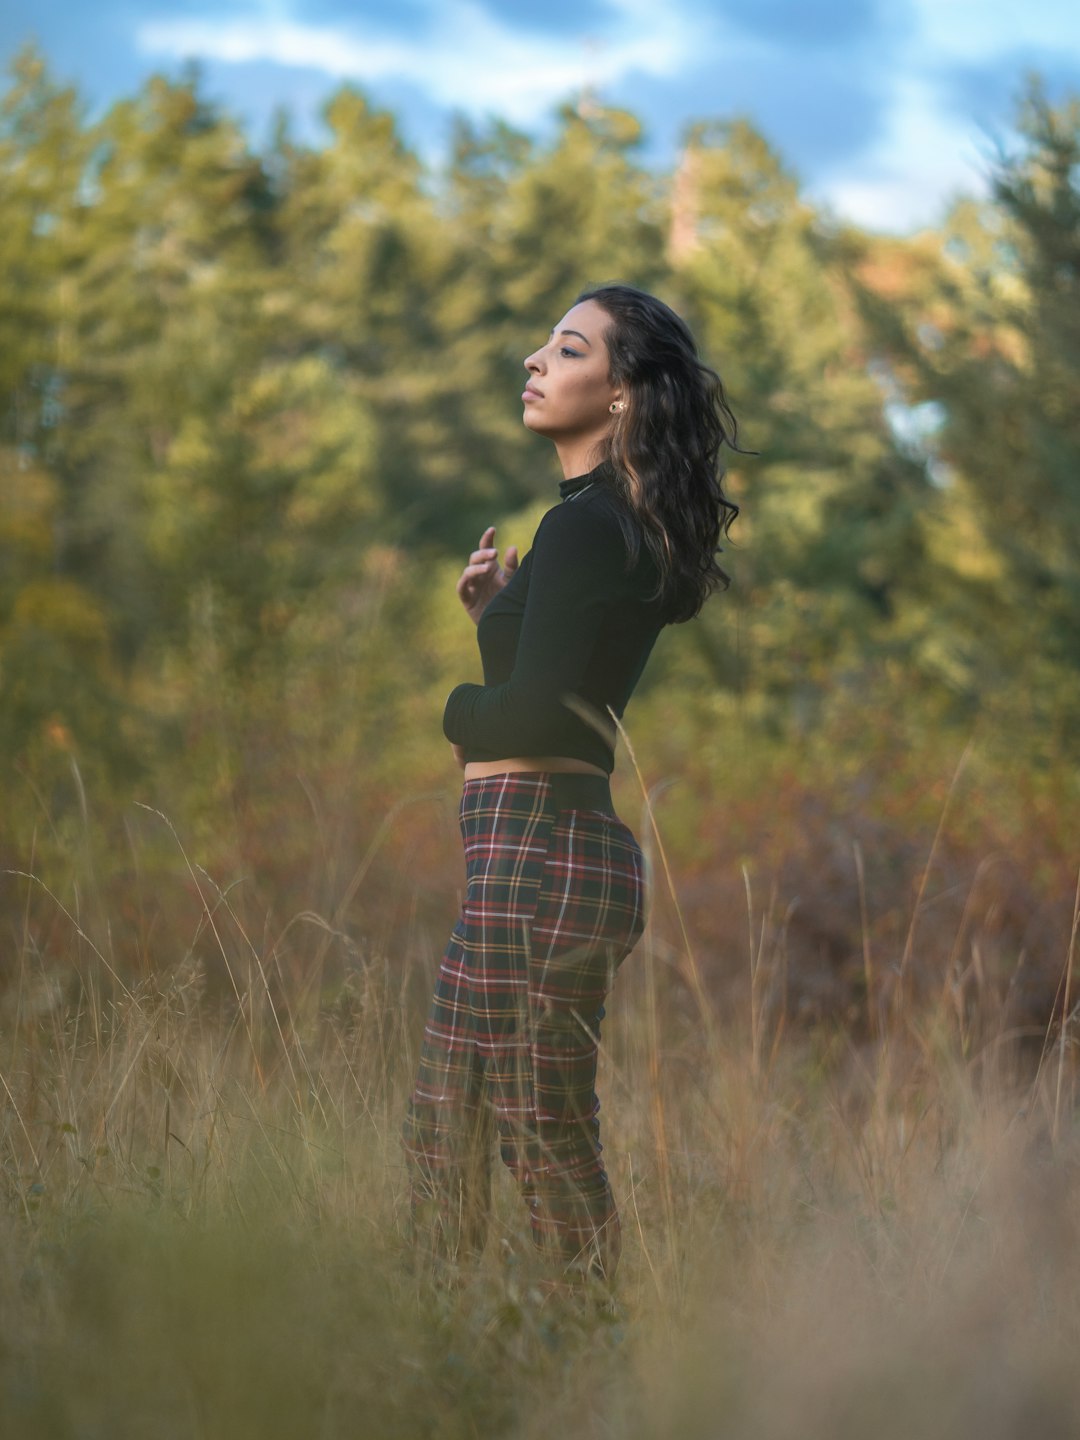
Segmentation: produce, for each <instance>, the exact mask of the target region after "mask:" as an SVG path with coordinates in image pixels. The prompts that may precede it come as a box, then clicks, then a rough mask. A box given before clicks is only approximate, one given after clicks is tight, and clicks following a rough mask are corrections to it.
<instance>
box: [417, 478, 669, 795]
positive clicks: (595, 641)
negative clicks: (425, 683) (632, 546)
mask: <svg viewBox="0 0 1080 1440" xmlns="http://www.w3.org/2000/svg"><path fill="white" fill-rule="evenodd" d="M559 494H560V497H561V501H560V503H559V504H558V505H556V506H555V507H554V508H553V509H551V510H549V511H548V512H547V514H546V515H545V516H544V518H543V519H542V520H541V521H540V525H539V528H538V529H537V532H536V536H535V538H534V540H533V548H532V549H531V550H530V551H529V553H528V554H527V555H526V556H525V558H524V559H523V560H522V562H521V564H520V565H519V567H518V569H517V570H516V571H515V572H514V574H513V575H512V576H511V577H510V580H509V581H508V583H507V584H506V585H505V586H504V587H503V589H502V590H500V591H499V593H498V594H497V595H496V596H495V597H494V598H493V599H492V600H491V601H490V602H489V604H488V605H487V607H486V609H485V610H484V612H483V614H482V615H481V617H480V623H479V625H478V626H477V640H478V642H479V645H480V656H481V659H482V661H483V666H484V683H483V685H471V684H466V685H458V686H457V687H456V689H454V690H452V691H451V692H450V696H449V699H448V700H447V702H446V710H445V712H444V715H443V731H444V733H445V735H446V737H447V739H448V740H451V741H453V743H454V744H456V745H460V746H462V748H463V749H464V751H465V759H466V761H470V760H505V759H508V758H509V757H510V756H514V755H552V756H554V755H558V756H564V757H568V758H572V759H576V760H585V761H588V762H590V763H591V764H593V765H598V766H600V768H601V769H603V770H606V771H607V772H608V773H609V774H610V773H611V771H612V769H613V768H614V765H615V752H614V743H615V727H614V725H613V724H612V721H611V716H610V715H609V714H608V709H609V707H610V709H611V710H613V711H614V712H615V714H616V715H617V716H618V717H619V718H620V719H621V717H622V714H623V711H624V709H625V708H626V704H627V702H628V700H629V699H630V696H631V694H632V692H633V689H634V686H635V685H636V684H637V682H638V679H639V678H640V676H641V672H642V670H643V669H644V668H645V662H646V660H647V659H648V657H649V652H650V651H651V650H652V647H653V644H654V643H655V640H656V637H657V635H658V634H659V633H660V630H661V628H662V627H663V625H664V614H663V606H662V605H661V603H660V601H659V600H658V599H656V598H650V597H653V596H654V591H655V590H656V588H657V571H656V565H655V562H654V561H653V559H652V557H651V555H650V554H649V551H648V549H647V547H646V546H645V545H644V544H641V545H639V547H638V555H637V558H636V560H635V561H633V562H631V559H630V552H629V549H628V545H627V540H626V536H625V533H624V530H623V526H624V525H626V524H629V525H631V526H634V525H636V524H637V522H636V521H635V520H634V518H633V516H632V515H631V513H630V511H629V509H628V508H627V506H626V504H625V502H624V501H622V500H621V499H620V497H619V496H618V494H617V493H616V491H615V488H614V484H613V477H612V475H611V471H610V469H609V468H608V467H606V466H600V467H599V468H598V469H596V470H592V471H590V472H589V474H588V475H582V476H579V477H577V478H576V479H572V480H564V481H562V483H561V484H560V486H559ZM620 519H621V520H622V524H620Z"/></svg>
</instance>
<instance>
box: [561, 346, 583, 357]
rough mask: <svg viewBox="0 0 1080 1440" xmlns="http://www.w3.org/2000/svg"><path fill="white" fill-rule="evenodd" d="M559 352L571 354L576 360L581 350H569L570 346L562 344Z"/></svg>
mask: <svg viewBox="0 0 1080 1440" xmlns="http://www.w3.org/2000/svg"><path fill="white" fill-rule="evenodd" d="M559 354H560V355H571V356H573V358H574V359H575V360H578V359H580V358H581V351H580V350H571V348H570V346H569V345H563V346H562V348H561V349H560V350H559Z"/></svg>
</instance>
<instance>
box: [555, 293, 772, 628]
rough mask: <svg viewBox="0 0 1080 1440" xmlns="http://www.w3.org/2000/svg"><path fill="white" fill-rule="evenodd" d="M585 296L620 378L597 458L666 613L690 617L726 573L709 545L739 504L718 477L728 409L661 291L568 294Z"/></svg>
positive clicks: (732, 428) (730, 425) (727, 440)
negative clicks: (596, 309)
mask: <svg viewBox="0 0 1080 1440" xmlns="http://www.w3.org/2000/svg"><path fill="white" fill-rule="evenodd" d="M583 300H595V301H596V303H597V305H599V306H600V307H601V309H603V310H604V311H606V313H607V314H608V316H609V317H610V320H611V324H610V325H609V327H608V329H607V332H606V335H605V340H606V343H607V347H608V353H609V355H610V357H611V367H610V377H611V381H612V383H613V384H617V385H621V386H622V388H623V393H624V400H625V406H626V408H625V409H624V410H622V411H621V412H619V413H618V414H616V416H615V423H614V425H613V426H612V429H611V431H610V433H609V435H608V437H607V441H606V446H605V450H606V453H605V454H604V455H603V456H602V458H603V459H604V460H606V461H607V462H608V464H609V465H610V466H611V469H612V470H613V471H614V475H615V484H616V487H617V489H618V490H619V492H620V493H621V495H622V496H623V499H624V500H625V502H626V504H627V506H628V507H629V509H630V511H631V512H632V513H633V515H634V516H635V517H636V518H637V520H638V522H639V525H640V530H639V529H638V528H637V527H636V526H634V525H632V524H628V525H627V527H626V529H627V541H628V543H629V545H630V550H631V555H632V557H634V558H636V557H637V554H638V552H639V546H640V542H641V539H644V542H645V545H646V547H647V548H648V550H649V552H650V553H651V555H652V557H653V559H654V560H655V562H656V567H657V571H658V572H659V586H658V591H657V593H658V596H659V598H661V599H662V600H663V602H664V606H665V610H666V612H667V614H668V618H669V619H671V620H673V621H676V622H678V621H682V620H690V619H692V618H693V616H695V615H696V614H697V613H698V611H699V610H700V609H701V607H702V605H703V604H704V603H705V601H706V599H707V598H708V597H709V595H711V594H712V592H713V591H714V590H717V589H720V588H724V589H726V588H727V586H728V584H729V583H730V580H729V577H728V576H727V575H726V574H725V572H724V571H723V570H721V568H720V566H719V565H718V564H717V560H716V553H717V549H718V547H719V544H720V537H721V535H726V534H727V532H728V529H729V527H730V525H731V522H732V521H733V520H734V519H735V516H736V515H737V514H738V513H739V507H738V506H737V505H736V504H735V503H734V501H732V500H729V499H727V497H726V496H725V495H724V492H723V488H722V486H721V483H720V482H721V478H722V476H723V468H722V466H721V464H720V448H721V446H723V445H727V446H728V448H729V449H732V450H738V449H739V448H740V447H739V446H738V444H737V443H736V431H737V428H738V427H737V424H736V420H735V416H734V415H733V414H732V413H731V409H730V407H729V406H728V403H727V399H726V398H725V396H724V387H723V385H722V384H721V381H720V377H719V375H717V374H716V372H715V371H714V370H710V369H709V367H708V366H707V365H705V364H703V362H702V361H701V360H700V359H699V358H698V352H697V346H696V345H695V343H694V337H693V336H692V335H691V333H690V330H689V327H688V326H687V325H686V322H685V321H684V320H682V319H680V318H679V316H678V315H676V314H675V311H674V310H672V309H671V308H670V307H669V306H667V305H665V304H664V302H663V301H662V300H657V299H656V297H655V296H654V295H648V294H646V292H645V291H643V290H637V289H635V288H634V287H633V286H632V285H601V286H599V287H597V288H596V289H593V290H585V291H583V292H582V293H581V294H580V295H579V296H578V297H577V302H576V303H580V302H581V301H583ZM742 453H746V452H742Z"/></svg>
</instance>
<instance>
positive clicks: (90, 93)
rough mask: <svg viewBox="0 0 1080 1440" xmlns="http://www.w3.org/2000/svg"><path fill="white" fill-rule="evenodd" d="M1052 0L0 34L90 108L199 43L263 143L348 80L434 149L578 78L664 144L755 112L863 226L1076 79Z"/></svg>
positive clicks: (109, 6) (171, 12)
mask: <svg viewBox="0 0 1080 1440" xmlns="http://www.w3.org/2000/svg"><path fill="white" fill-rule="evenodd" d="M1078 13H1080V11H1078V7H1077V6H1076V4H1075V0H1073V3H1065V0H812V3H803V0H537V3H518V0H513V3H499V0H393V3H391V0H353V3H344V0H158V3H154V0H34V3H30V0H5V4H4V6H3V9H2V10H0V55H2V56H3V58H4V59H5V61H6V60H7V58H8V57H10V56H11V55H12V54H14V52H15V51H16V50H17V49H18V48H19V47H20V46H21V45H22V44H23V43H25V42H26V41H27V40H30V39H36V40H37V42H38V44H39V45H40V46H41V48H42V50H43V51H44V53H45V55H46V57H47V58H48V60H49V62H50V64H51V66H52V68H53V71H54V73H55V74H56V75H57V76H58V77H59V78H60V79H63V80H66V81H72V82H74V83H76V84H77V85H78V87H79V89H80V90H81V91H82V93H83V95H84V96H85V97H86V99H87V101H88V102H89V103H90V106H91V108H92V111H95V112H96V111H99V110H101V109H103V108H104V107H105V106H107V105H108V104H109V103H110V102H111V101H112V100H114V99H117V98H119V97H120V96H122V95H126V94H131V93H132V92H133V91H134V90H135V89H136V88H137V87H138V86H139V85H140V84H141V83H142V81H143V80H144V79H145V77H146V76H147V75H149V74H151V73H153V72H154V71H155V70H158V71H164V72H165V73H169V74H175V73H177V72H178V71H179V69H180V67H181V66H182V65H183V64H184V62H185V60H187V59H189V58H192V57H196V58H198V59H199V61H200V62H201V65H202V69H203V75H204V87H205V89H206V91H207V92H208V93H209V94H210V95H211V96H213V97H214V98H215V99H217V100H219V101H221V102H222V103H224V104H225V105H226V106H227V107H228V108H229V109H231V110H232V111H234V112H235V113H237V114H239V115H240V116H242V117H243V118H244V120H245V121H246V122H247V124H248V127H249V130H250V133H251V134H252V137H253V139H254V140H255V141H256V142H257V143H261V142H262V141H263V140H264V139H265V137H266V134H267V126H268V124H269V120H270V117H271V115H272V114H273V111H274V109H275V107H276V106H278V105H285V106H287V107H288V109H289V110H290V112H291V114H292V116H293V119H294V128H295V130H296V132H297V133H298V134H300V135H302V136H304V137H305V138H308V139H316V138H317V137H318V134H319V128H318V118H317V117H318V111H319V107H320V105H321V103H322V102H323V101H324V100H325V99H326V98H327V96H328V95H329V94H330V93H331V91H332V90H333V89H334V88H335V87H336V86H337V85H338V84H340V83H341V82H342V81H344V80H349V81H352V82H354V83H357V84H359V85H361V86H362V87H363V88H364V89H365V90H366V91H367V92H368V94H369V95H370V96H371V97H372V99H373V100H374V101H376V102H377V103H379V104H382V105H386V106H388V107H390V108H391V109H393V110H394V111H395V113H396V114H397V115H398V117H399V120H400V122H401V126H402V129H403V132H404V134H405V136H406V138H407V139H408V140H409V141H410V142H411V143H413V144H414V145H415V146H416V147H417V148H418V149H420V150H421V151H422V153H424V154H425V155H426V156H428V157H429V158H431V159H433V160H437V159H438V157H439V156H440V154H441V153H442V151H443V147H444V145H445V142H446V138H447V135H448V133H449V123H448V122H449V117H450V116H451V115H452V114H453V113H454V112H455V111H464V112H466V113H468V114H471V115H473V116H475V117H478V118H481V117H483V116H486V115H491V114H497V115H501V116H503V117H504V118H506V119H508V120H510V121H511V122H512V123H514V124H516V125H518V126H520V127H521V128H523V129H526V130H530V131H533V132H535V133H537V134H541V135H542V134H543V133H544V131H545V129H546V128H547V127H548V126H549V125H550V123H551V116H552V113H553V110H554V108H555V107H556V106H557V105H558V104H559V102H560V101H562V100H564V99H566V98H567V97H569V96H572V95H574V94H575V93H579V92H580V91H581V90H582V88H584V87H589V88H590V89H592V90H593V91H595V92H596V93H597V95H598V97H599V98H600V99H601V100H604V101H607V102H609V103H612V104H617V105H624V106H626V107H627V108H629V109H631V110H633V111H634V112H635V113H636V114H637V115H638V116H639V117H640V118H641V119H642V121H643V122H644V124H645V127H646V134H647V141H648V148H647V152H646V153H647V155H648V157H649V158H650V159H651V160H653V161H655V162H656V163H667V162H668V161H670V159H671V158H672V156H673V155H674V153H675V151H676V149H677V146H678V142H679V137H680V135H681V134H682V132H683V131H684V129H685V127H686V125H687V124H688V123H689V122H691V121H693V120H698V119H707V118H713V117H721V118H722V117H727V116H731V115H734V114H742V115H747V116H749V117H750V119H752V120H753V121H754V122H755V123H756V124H757V125H758V126H759V127H760V128H761V129H762V130H763V132H764V133H765V134H766V135H767V136H768V138H769V139H770V141H771V142H772V143H773V144H774V145H775V146H776V148H777V149H778V150H779V152H780V154H781V155H782V157H783V158H784V160H785V161H786V162H787V164H788V165H790V166H791V167H792V168H793V169H794V170H795V171H796V173H797V174H798V175H799V176H800V178H801V179H802V181H803V184H804V186H805V188H806V191H807V193H808V194H809V196H810V197H811V198H812V199H813V200H814V201H816V202H817V203H819V204H820V205H822V206H824V207H827V208H829V209H830V210H832V211H833V212H835V213H836V214H837V215H840V216H843V217H846V218H849V219H852V220H855V221H856V222H858V223H859V224H863V225H867V226H870V227H872V228H875V229H881V230H894V231H906V230H910V229H914V228H917V227H919V226H920V225H926V224H933V223H935V222H936V221H937V220H938V219H939V218H940V216H941V214H942V212H943V209H944V206H945V205H946V203H947V202H948V200H949V199H950V197H952V196H953V195H955V194H957V193H959V192H962V191H963V192H973V191H977V190H978V189H979V187H980V183H981V176H982V173H983V170H984V160H983V156H984V155H985V154H986V153H987V151H988V148H989V143H990V142H989V139H988V137H990V136H996V137H1000V138H1003V139H1006V140H1007V139H1008V132H1009V122H1010V118H1011V116H1012V114H1013V106H1014V100H1015V97H1016V95H1017V93H1018V92H1019V90H1020V88H1021V86H1022V84H1023V81H1024V77H1025V75H1026V74H1027V73H1029V72H1032V71H1037V72H1039V73H1040V74H1042V75H1043V77H1044V78H1045V80H1046V82H1047V87H1048V90H1049V92H1050V94H1051V96H1052V98H1055V99H1058V98H1060V97H1061V96H1063V95H1064V94H1065V93H1067V92H1069V91H1072V92H1075V93H1077V94H1080V18H1078Z"/></svg>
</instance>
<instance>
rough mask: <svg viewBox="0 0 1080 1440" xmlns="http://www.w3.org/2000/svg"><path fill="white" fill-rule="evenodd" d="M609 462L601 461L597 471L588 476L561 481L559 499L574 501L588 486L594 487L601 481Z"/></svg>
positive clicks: (591, 471) (577, 476) (578, 476)
mask: <svg viewBox="0 0 1080 1440" xmlns="http://www.w3.org/2000/svg"><path fill="white" fill-rule="evenodd" d="M607 468H608V467H607V461H606V460H605V461H601V463H600V464H599V465H597V467H596V469H595V470H590V471H589V473H588V474H587V475H574V476H573V477H572V478H571V479H569V480H560V481H559V498H560V499H561V500H572V499H573V497H574V496H575V495H578V494H580V493H581V491H582V490H584V489H585V487H586V485H592V484H593V483H594V481H596V480H599V479H600V478H601V476H602V475H603V474H604V472H605V471H606V470H607Z"/></svg>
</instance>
